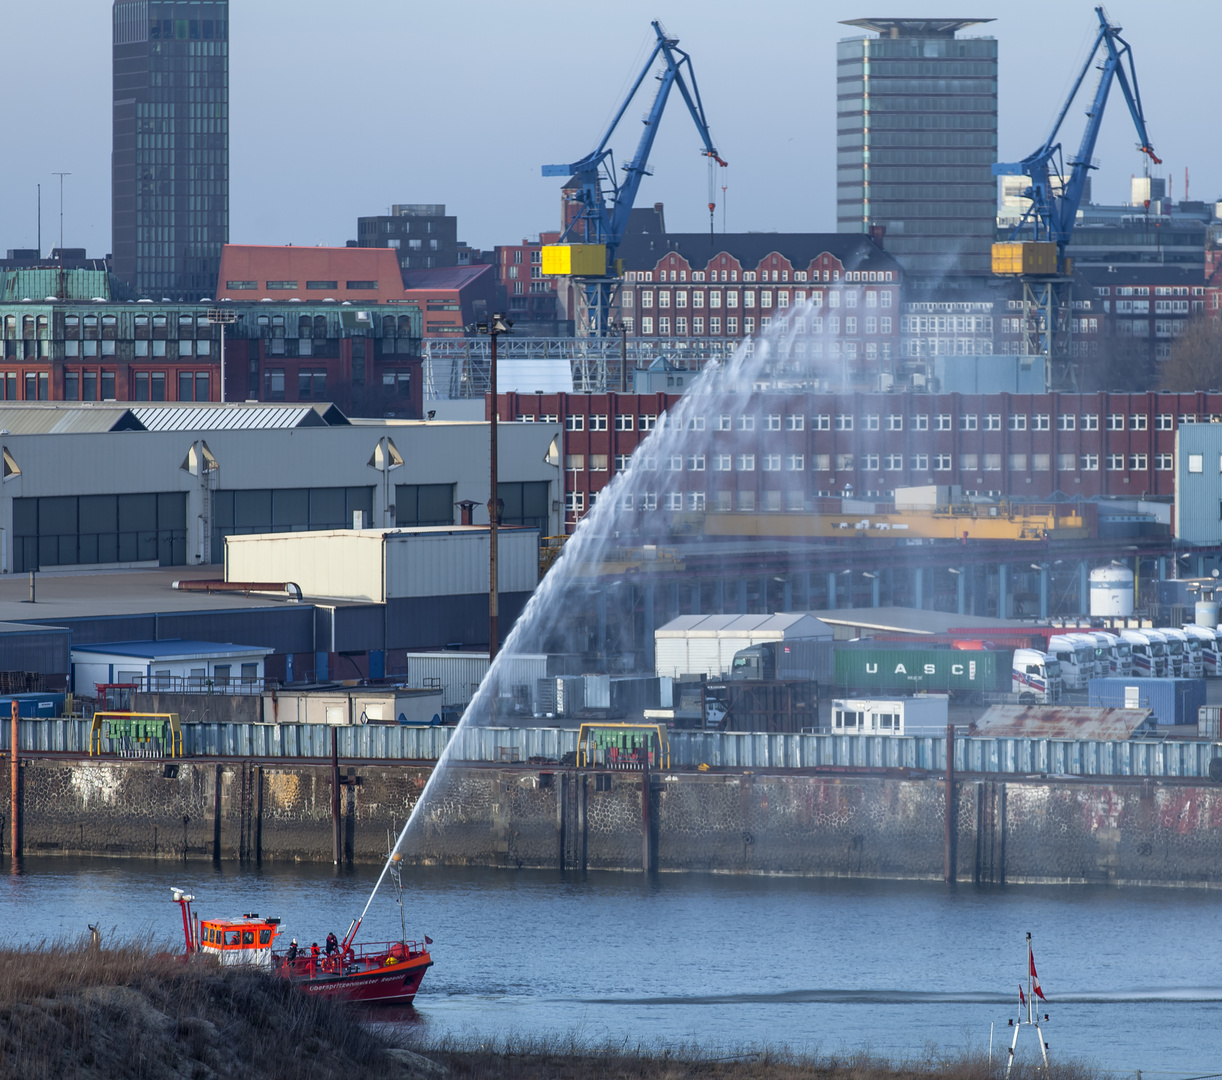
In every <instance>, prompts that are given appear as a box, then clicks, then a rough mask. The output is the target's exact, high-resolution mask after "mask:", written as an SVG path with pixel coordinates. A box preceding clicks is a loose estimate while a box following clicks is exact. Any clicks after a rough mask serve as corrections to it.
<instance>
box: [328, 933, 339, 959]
mask: <svg viewBox="0 0 1222 1080" xmlns="http://www.w3.org/2000/svg"><path fill="white" fill-rule="evenodd" d="M337 952H339V939H338V938H337V937H336V936H335V935H334V934H328V935H327V955H328V956H331V955H333V954H335V953H337Z"/></svg>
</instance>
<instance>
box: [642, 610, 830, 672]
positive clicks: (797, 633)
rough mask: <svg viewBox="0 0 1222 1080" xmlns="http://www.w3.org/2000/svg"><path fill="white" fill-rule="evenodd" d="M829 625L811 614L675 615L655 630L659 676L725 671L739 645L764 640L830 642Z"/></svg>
mask: <svg viewBox="0 0 1222 1080" xmlns="http://www.w3.org/2000/svg"><path fill="white" fill-rule="evenodd" d="M831 639H832V628H831V627H830V626H828V625H827V623H825V622H822V621H820V620H819V619H816V618H815V617H814V616H813V615H808V614H805V613H801V612H783V613H779V614H775V615H680V616H679V617H678V618H677V619H672V620H671V621H670V622H668V623H667V624H666V625H665V626H663V627H660V628H659V629H658V630H655V631H654V665H655V670H656V673H657V674H658V675H669V676H672V677H677V676H679V675H708V676H710V677H711V678H720V677H721V676H722V675H723V674H725V673H727V672H728V671H729V670H730V667H731V665H732V664H733V662H734V654H735V653H736V652H738V651H739V650H740V649H746V648H749V647H750V646H752V645H763V644H765V643H767V642H778V643H780V642H786V641H798V640H802V641H831Z"/></svg>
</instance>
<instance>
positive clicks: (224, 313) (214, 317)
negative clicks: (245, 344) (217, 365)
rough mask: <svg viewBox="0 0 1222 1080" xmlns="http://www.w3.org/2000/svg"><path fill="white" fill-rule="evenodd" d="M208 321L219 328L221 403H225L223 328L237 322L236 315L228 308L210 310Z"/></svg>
mask: <svg viewBox="0 0 1222 1080" xmlns="http://www.w3.org/2000/svg"><path fill="white" fill-rule="evenodd" d="M208 321H209V322H210V323H217V324H219V325H220V328H221V402H222V403H223V402H224V401H225V327H226V326H230V325H232V324H233V323H235V322H237V321H238V313H237V312H236V311H232V310H230V309H229V308H210V309H209V310H208Z"/></svg>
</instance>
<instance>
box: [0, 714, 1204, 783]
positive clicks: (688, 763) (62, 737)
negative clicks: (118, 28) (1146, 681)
mask: <svg viewBox="0 0 1222 1080" xmlns="http://www.w3.org/2000/svg"><path fill="white" fill-rule="evenodd" d="M18 728H19V736H18V737H19V740H20V747H21V750H22V751H23V752H24V753H27V754H38V753H76V754H82V755H87V754H88V753H89V730H90V722H89V721H88V720H79V719H58V720H48V719H23V720H20V721H19V722H18ZM331 730H332V729H331V728H330V727H329V726H328V725H326V724H209V723H202V724H195V723H187V724H183V725H182V752H183V756H184V757H186V758H191V757H251V758H263V759H275V758H314V759H319V758H322V759H325V758H329V757H330V756H331ZM336 730H337V733H338V738H337V743H338V750H339V756H340V757H341V758H344V759H347V760H361V761H436V760H437V759H438V758H440V756H441V754H442V752H443V751H444V750H445V748H446V746H447V745H448V744H449V743H450V742H451V740H455V745H454V747H453V750H452V751H451V760H453V761H455V762H469V763H485V764H505V763H515V762H517V763H530V762H532V761H533V762H536V763H539V764H547V763H557V764H559V763H561V762H566V761H567V762H570V763H571V762H574V761H575V760H576V751H577V729H576V728H543V727H532V728H524V727H523V728H510V727H464V728H462V729H461V730H459V729H455V728H450V727H409V726H402V727H400V726H396V725H393V724H368V725H363V726H354V727H346V726H345V727H340V728H338V729H336ZM107 742H108V740H103V745H102V747H101V752H102V757H103V758H104V757H106V756H115V757H117V756H118V755H117V750H118V749H119V748H118V747H117V746H109V745H106V744H107ZM669 742H670V763H671V768H673V769H683V770H690V769H696V768H698V767H699V766H700V765H707V766H709V767H710V768H715V769H716V768H725V769H815V768H851V769H911V770H915V771H922V770H924V771H929V772H940V771H942V770H944V769H945V768H946V739H945V737H944V736H941V735H938V736H893V735H799V734H781V735H774V734H767V733H761V732H735V731H728V732H727V731H720V732H702V731H673V732H671V733H670V736H669ZM8 749H9V725H8V724H3V725H0V752H5V753H7V751H8ZM569 755H572V756H571V757H569ZM1215 759H1222V743H1220V742H1208V741H1203V740H1187V739H1184V740H1158V739H1133V740H1128V741H1105V740H1095V739H997V738H980V737H968V736H960V737H957V738H956V739H955V770H956V772H962V773H984V774H997V775H1003V776H1035V775H1045V776H1051V777H1057V776H1100V777H1103V776H1149V777H1184V778H1192V779H1206V778H1209V776H1210V766H1211V763H1212V762H1213V761H1214V760H1215ZM1220 768H1222V766H1220Z"/></svg>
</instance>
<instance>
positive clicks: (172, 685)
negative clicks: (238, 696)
mask: <svg viewBox="0 0 1222 1080" xmlns="http://www.w3.org/2000/svg"><path fill="white" fill-rule="evenodd" d="M272 651H273V650H272V649H269V648H264V647H263V646H260V645H234V644H230V643H225V642H219V641H184V640H179V639H170V640H166V641H114V642H107V643H106V644H104V645H74V646H73V647H72V686H73V689H74V691H75V692H76V693H78V694H87V695H90V696H92V695H93V694H94V693H95V692H96V691H95V687H96V686H97V684H98V683H139V684H140V686H141V689H144V690H183V689H186V690H208V689H214V690H218V691H222V692H223V691H224V690H225V688H226V687H228V686H231V685H233V684H242V685H262V683H263V662H264V660H265V659H266V658H267V656H268V655H269V654H270V653H271V652H272Z"/></svg>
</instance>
